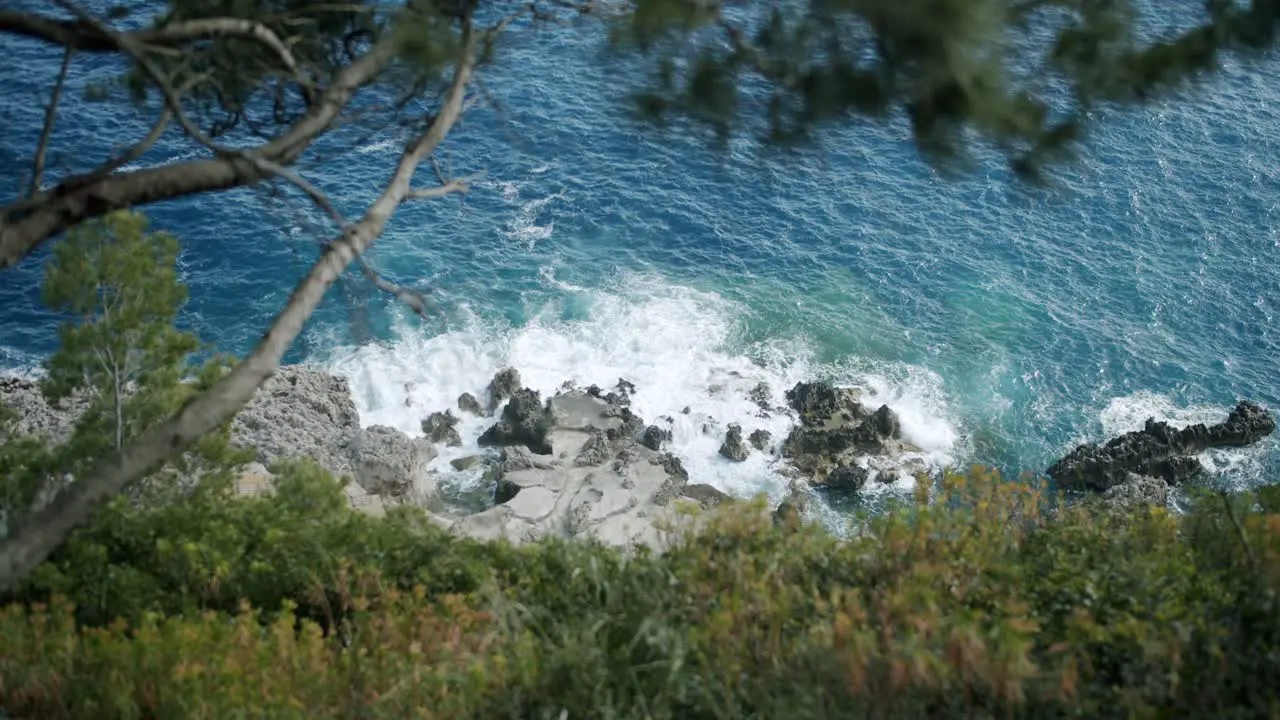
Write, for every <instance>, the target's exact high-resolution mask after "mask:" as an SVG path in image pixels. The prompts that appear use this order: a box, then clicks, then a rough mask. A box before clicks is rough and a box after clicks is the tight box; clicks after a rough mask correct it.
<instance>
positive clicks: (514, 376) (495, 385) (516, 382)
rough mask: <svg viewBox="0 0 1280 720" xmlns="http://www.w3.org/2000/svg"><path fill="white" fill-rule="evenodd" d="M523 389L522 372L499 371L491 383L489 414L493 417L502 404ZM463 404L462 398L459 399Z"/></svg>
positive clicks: (514, 370) (510, 369) (512, 370)
mask: <svg viewBox="0 0 1280 720" xmlns="http://www.w3.org/2000/svg"><path fill="white" fill-rule="evenodd" d="M521 387H522V385H521V383H520V372H519V371H518V370H516V369H515V368H505V369H503V370H499V371H498V374H496V375H494V376H493V380H491V381H490V382H489V414H490V415H492V414H493V413H494V411H496V410H497V409H498V408H499V407H501V406H502V403H504V402H506V401H507V399H509V398H510V397H511V396H512V395H515V393H516V391H517V390H519V389H520V388H521ZM459 402H461V398H459Z"/></svg>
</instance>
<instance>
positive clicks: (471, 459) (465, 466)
mask: <svg viewBox="0 0 1280 720" xmlns="http://www.w3.org/2000/svg"><path fill="white" fill-rule="evenodd" d="M482 462H484V457H483V456H480V455H468V456H466V457H460V458H454V459H452V460H450V461H449V464H450V465H452V466H453V469H454V470H457V471H458V472H462V471H463V470H470V469H471V468H473V467H475V466H476V465H479V464H480V463H482Z"/></svg>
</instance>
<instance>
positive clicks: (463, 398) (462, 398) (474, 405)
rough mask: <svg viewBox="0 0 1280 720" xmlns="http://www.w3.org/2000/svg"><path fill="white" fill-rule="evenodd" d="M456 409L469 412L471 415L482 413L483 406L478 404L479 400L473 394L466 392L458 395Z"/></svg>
mask: <svg viewBox="0 0 1280 720" xmlns="http://www.w3.org/2000/svg"><path fill="white" fill-rule="evenodd" d="M458 409H459V410H461V411H462V412H465V413H471V414H472V415H477V416H483V415H484V406H482V405H481V404H480V401H479V400H477V399H476V396H475V395H472V394H471V393H467V392H464V393H462V394H461V395H459V396H458Z"/></svg>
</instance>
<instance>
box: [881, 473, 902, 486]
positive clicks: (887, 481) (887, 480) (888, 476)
mask: <svg viewBox="0 0 1280 720" xmlns="http://www.w3.org/2000/svg"><path fill="white" fill-rule="evenodd" d="M898 477H899V476H898V473H896V472H893V471H891V470H881V471H880V472H878V473H876V482H878V483H880V484H881V485H892V484H894V483H896V482H898Z"/></svg>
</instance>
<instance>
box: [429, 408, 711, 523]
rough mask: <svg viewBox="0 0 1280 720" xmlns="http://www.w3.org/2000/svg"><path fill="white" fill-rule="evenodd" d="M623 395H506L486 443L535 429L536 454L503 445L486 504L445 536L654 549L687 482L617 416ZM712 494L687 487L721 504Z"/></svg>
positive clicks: (627, 417)
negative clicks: (588, 541) (577, 540)
mask: <svg viewBox="0 0 1280 720" xmlns="http://www.w3.org/2000/svg"><path fill="white" fill-rule="evenodd" d="M629 395H630V392H628V391H627V388H626V387H625V386H621V385H620V387H619V388H618V389H617V390H615V391H613V392H609V393H604V392H603V391H602V390H600V389H599V388H589V389H588V390H586V391H580V390H573V389H569V390H565V391H562V392H560V393H558V394H557V395H555V396H553V397H552V398H551V399H549V400H548V401H547V403H546V405H545V406H544V405H543V404H542V403H541V401H540V398H538V396H537V393H536V392H534V391H532V390H529V389H525V388H522V389H519V390H517V391H515V392H514V393H513V399H512V402H513V403H516V404H517V405H518V411H517V412H518V416H517V415H513V416H511V417H508V413H507V411H504V413H503V418H502V419H501V420H500V421H499V422H498V423H497V424H496V425H495V426H494V428H500V427H502V428H504V429H501V430H498V431H496V432H494V433H492V434H493V435H499V436H502V437H514V435H515V434H513V432H512V431H511V429H510V428H511V427H525V426H528V425H530V423H531V422H534V421H536V424H537V430H538V437H539V438H541V439H542V441H544V442H545V445H540V446H538V447H532V446H531V445H530V443H527V442H525V441H524V439H525V438H526V437H527V436H526V435H520V436H519V439H518V440H517V441H513V442H510V443H508V444H506V445H505V446H504V447H503V450H502V462H501V464H500V465H498V466H497V468H496V473H495V474H496V479H495V480H496V482H495V490H494V501H495V505H494V506H493V507H491V508H489V509H487V510H485V511H483V512H480V513H476V514H472V515H467V516H464V517H461V518H457V519H456V520H453V521H452V527H453V528H454V529H455V530H456V531H457V532H459V533H462V534H464V535H468V536H472V537H480V538H499V537H502V538H507V539H509V540H511V541H513V542H526V541H531V540H534V539H538V538H543V537H563V538H571V537H591V538H595V539H598V540H600V541H602V542H606V543H609V544H612V545H620V546H631V545H636V544H645V545H656V544H657V543H658V542H659V540H660V536H659V530H658V527H657V525H655V521H657V520H659V519H660V518H662V517H664V516H667V515H668V514H669V513H671V512H672V511H673V509H674V503H675V502H676V501H677V500H678V499H679V498H680V497H682V496H683V495H684V493H685V491H686V489H687V484H688V474H687V473H686V472H685V471H684V468H683V467H682V466H681V464H680V461H679V460H678V459H677V458H675V457H673V456H671V455H669V454H665V453H661V452H658V451H657V450H655V449H653V448H652V447H650V446H649V445H648V444H645V443H642V442H641V441H640V438H639V437H638V436H639V435H640V428H641V427H643V424H642V422H641V420H640V419H639V418H638V417H636V416H635V415H634V414H633V413H631V411H630V409H629V408H628V407H627V404H629ZM516 398H521V400H520V401H519V402H517V401H516ZM535 406H536V411H535V410H534V408H535ZM510 407H511V405H510V404H509V405H508V408H510ZM504 426H505V427H504ZM491 430H493V429H492V428H491ZM485 434H486V435H491V432H490V431H486V433H485ZM534 445H539V443H534ZM717 492H718V491H715V489H714V488H695V489H694V494H695V495H696V497H693V498H687V501H688V502H697V503H699V504H704V505H705V504H708V503H715V502H719V501H722V500H723V497H719V496H717V495H716V493H717ZM720 495H721V496H722V495H723V494H722V493H721V494H720Z"/></svg>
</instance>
